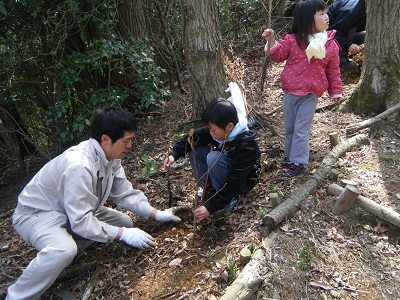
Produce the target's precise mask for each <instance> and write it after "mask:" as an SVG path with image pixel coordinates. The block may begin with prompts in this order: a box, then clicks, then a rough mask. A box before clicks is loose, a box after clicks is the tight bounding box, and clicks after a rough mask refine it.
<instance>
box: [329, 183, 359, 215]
mask: <svg viewBox="0 0 400 300" xmlns="http://www.w3.org/2000/svg"><path fill="white" fill-rule="evenodd" d="M360 194H361V192H360V191H359V190H358V189H357V188H356V187H355V186H353V185H347V186H346V188H345V189H344V190H343V191H342V192H341V193H340V196H339V199H338V200H337V201H336V202H335V204H334V205H333V207H332V213H333V214H335V215H340V214H341V213H343V212H345V211H347V210H348V209H349V208H350V206H351V205H352V204H353V203H354V201H355V200H356V198H357V197H358V196H359V195H360Z"/></svg>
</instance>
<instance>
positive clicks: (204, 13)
mask: <svg viewBox="0 0 400 300" xmlns="http://www.w3.org/2000/svg"><path fill="white" fill-rule="evenodd" d="M180 3H181V9H182V19H183V26H182V27H183V33H182V34H183V44H184V48H185V55H186V61H187V68H188V72H189V74H190V80H191V87H192V94H193V95H192V97H193V98H192V101H193V110H192V111H193V112H192V119H197V118H199V117H200V116H201V114H202V112H203V109H204V108H205V107H206V105H207V104H208V103H209V102H210V101H211V100H212V99H214V98H216V97H221V96H224V91H225V89H226V88H227V87H228V85H227V79H226V75H225V68H224V61H223V51H222V43H221V32H220V29H219V21H218V11H217V4H216V1H213V0H203V1H197V0H181V1H180Z"/></svg>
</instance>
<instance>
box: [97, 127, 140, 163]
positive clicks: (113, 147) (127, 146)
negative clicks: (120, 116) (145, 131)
mask: <svg viewBox="0 0 400 300" xmlns="http://www.w3.org/2000/svg"><path fill="white" fill-rule="evenodd" d="M134 136H135V133H134V132H133V131H125V134H124V136H123V137H122V138H120V139H118V140H116V141H115V143H112V141H111V138H110V137H109V136H108V135H106V134H103V136H102V137H101V147H102V148H103V151H104V153H105V154H106V158H107V159H108V160H112V159H114V158H117V159H121V158H123V157H124V156H125V155H126V154H128V152H129V151H130V150H131V148H132V139H133V137H134Z"/></svg>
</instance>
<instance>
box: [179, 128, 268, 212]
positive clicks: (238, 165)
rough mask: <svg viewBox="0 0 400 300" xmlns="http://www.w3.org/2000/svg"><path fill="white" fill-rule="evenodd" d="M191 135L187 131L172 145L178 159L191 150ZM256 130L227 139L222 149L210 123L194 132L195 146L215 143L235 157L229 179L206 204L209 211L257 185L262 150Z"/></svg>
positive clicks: (221, 206) (222, 205) (215, 145)
mask: <svg viewBox="0 0 400 300" xmlns="http://www.w3.org/2000/svg"><path fill="white" fill-rule="evenodd" d="M188 137H189V135H188V134H186V135H184V136H183V137H182V138H181V139H180V140H179V141H178V142H177V143H176V144H175V145H174V147H173V149H172V151H171V155H172V156H173V157H174V158H175V160H177V159H178V158H180V157H183V156H185V155H186V154H187V153H189V152H190V151H192V147H191V145H190V143H189V141H190V140H191V139H188ZM256 137H257V133H256V132H255V131H252V130H248V131H245V132H243V133H241V134H239V135H237V136H236V137H235V139H234V140H232V141H229V142H225V144H224V145H222V147H221V148H220V149H219V148H218V146H219V143H218V142H217V141H215V140H214V139H213V138H212V136H211V134H210V130H209V129H208V128H207V127H204V128H201V129H199V130H196V131H195V132H194V133H193V142H192V144H193V145H194V147H195V151H196V146H207V145H211V144H212V145H214V150H216V151H223V152H225V153H226V155H227V156H228V157H229V158H230V159H231V161H232V168H231V170H230V172H229V175H228V179H227V181H226V183H225V184H224V185H223V186H222V188H221V189H220V190H219V191H217V193H216V195H214V196H213V197H212V198H211V199H210V200H209V201H207V202H206V203H205V204H204V206H205V207H206V208H207V210H208V211H209V213H210V214H213V213H215V212H216V211H218V210H220V209H223V208H224V207H225V206H226V205H228V204H229V203H230V201H231V200H232V198H234V197H236V196H238V195H239V194H246V193H247V192H248V191H249V190H250V189H252V188H253V187H254V185H255V184H256V182H257V179H256V177H257V175H256V169H257V167H258V160H259V159H260V156H261V152H260V150H259V148H258V145H257V142H256V140H255V138H256Z"/></svg>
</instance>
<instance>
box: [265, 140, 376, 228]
mask: <svg viewBox="0 0 400 300" xmlns="http://www.w3.org/2000/svg"><path fill="white" fill-rule="evenodd" d="M368 143H369V139H368V137H367V136H366V135H364V134H359V135H356V136H353V137H352V138H350V139H348V140H347V141H346V142H344V143H342V144H339V145H337V146H336V147H335V148H333V149H332V150H331V151H330V152H329V153H328V154H327V155H326V156H325V157H324V159H323V160H322V162H321V166H320V167H319V168H318V170H317V171H316V172H315V173H314V174H313V175H311V176H310V177H309V179H307V181H306V182H305V183H304V184H303V185H302V186H300V187H299V188H298V189H297V190H295V191H293V192H292V193H291V194H290V195H289V197H288V198H287V199H286V200H285V201H284V202H282V203H281V204H279V205H278V206H277V207H275V208H274V209H273V210H271V211H270V212H269V213H268V214H267V215H266V216H265V217H264V218H263V220H262V224H263V225H265V226H267V227H268V228H274V227H275V226H277V225H278V224H279V223H281V222H282V221H283V220H285V219H286V218H287V217H289V216H291V215H293V214H294V213H295V212H296V211H297V209H298V208H299V206H300V204H301V202H303V200H304V199H306V198H307V196H308V195H309V194H310V193H311V192H312V191H313V190H314V189H316V188H317V187H318V186H320V185H321V184H322V182H323V181H324V180H325V178H326V177H327V176H328V174H329V172H330V170H331V169H332V165H333V164H334V163H335V162H336V161H337V159H338V158H339V157H341V156H343V155H344V154H345V153H346V152H347V151H350V150H351V149H352V148H354V147H356V146H360V145H363V144H368Z"/></svg>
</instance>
